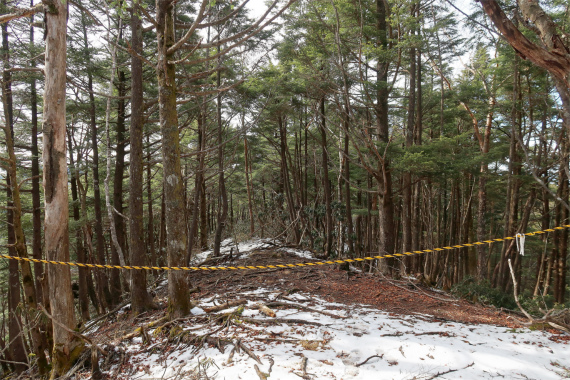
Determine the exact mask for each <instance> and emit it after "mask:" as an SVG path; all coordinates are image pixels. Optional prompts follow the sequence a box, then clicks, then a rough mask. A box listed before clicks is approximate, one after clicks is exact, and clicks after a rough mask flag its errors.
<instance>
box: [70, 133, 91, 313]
mask: <svg viewBox="0 0 570 380" xmlns="http://www.w3.org/2000/svg"><path fill="white" fill-rule="evenodd" d="M72 134H73V132H71V129H69V130H68V139H67V146H68V149H69V172H70V173H71V199H72V200H73V220H74V221H75V222H76V223H78V224H79V223H80V220H81V216H80V213H79V195H78V192H77V177H78V173H79V170H78V169H77V167H76V166H75V158H74V157H73V144H72V142H71V140H72ZM75 240H76V244H77V248H76V251H77V262H79V263H87V261H86V260H85V250H84V247H83V234H82V233H81V227H78V228H77V231H76V233H75ZM78 271H79V276H78V278H77V285H78V286H79V310H80V311H81V318H82V319H83V321H84V322H85V321H88V320H89V319H90V316H89V300H88V297H87V294H88V293H87V277H88V276H91V271H90V270H89V269H88V268H85V267H81V266H80V267H79V268H78Z"/></svg>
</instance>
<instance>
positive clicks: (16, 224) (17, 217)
mask: <svg viewBox="0 0 570 380" xmlns="http://www.w3.org/2000/svg"><path fill="white" fill-rule="evenodd" d="M3 5H5V4H3ZM2 49H3V53H4V54H3V58H4V59H5V65H6V66H9V64H10V56H9V45H8V31H7V25H6V24H3V25H2ZM4 69H5V70H4V74H3V80H4V81H3V86H2V98H3V99H4V114H5V115H6V116H7V117H6V119H7V123H6V125H4V126H3V129H4V135H5V138H6V150H7V152H8V163H7V167H6V171H7V176H8V179H9V180H8V181H7V185H8V194H7V195H8V200H9V202H10V205H11V209H10V210H8V211H9V215H8V219H9V220H8V223H9V224H8V225H9V227H10V228H9V230H8V234H9V235H10V236H9V240H12V241H11V244H13V246H14V249H12V252H11V254H13V253H15V254H16V255H17V256H18V257H21V258H26V259H27V258H28V250H27V247H26V239H25V236H24V229H23V227H22V202H21V200H20V185H19V183H18V176H17V167H16V165H17V159H16V154H15V152H14V117H13V108H12V107H13V104H12V86H11V80H12V78H11V74H10V72H9V71H7V70H6V69H8V67H4ZM17 267H18V265H17V262H16V265H15V266H11V267H10V268H11V269H16V270H15V272H14V271H13V270H12V271H10V276H11V281H10V285H11V291H12V292H13V293H12V295H13V301H14V300H15V297H16V293H18V294H17V296H18V298H19V296H20V294H19V292H20V286H19V285H20V282H19V280H18V270H17ZM20 271H21V274H22V285H23V289H24V296H25V299H24V302H25V305H26V306H27V309H26V310H27V311H28V312H30V313H36V312H37V299H36V286H35V282H34V276H33V273H32V266H31V264H30V262H29V261H20ZM12 276H15V279H13V278H12ZM14 285H16V286H15V287H13V286H14ZM16 305H17V304H16ZM12 313H13V314H12V317H13V318H15V320H16V321H17V320H18V318H19V317H17V316H16V308H14V309H13V310H12ZM10 323H13V320H12V319H11V321H10ZM22 331H23V330H22ZM31 335H32V344H33V349H34V353H35V354H36V355H37V357H38V367H39V371H40V373H41V374H42V375H44V374H46V373H47V371H48V365H47V359H46V356H45V351H44V350H45V348H46V347H44V346H43V344H44V343H45V340H44V339H42V335H41V333H40V330H39V325H37V324H35V325H34V326H31ZM24 359H25V358H24ZM16 367H17V369H20V366H19V365H17V366H16Z"/></svg>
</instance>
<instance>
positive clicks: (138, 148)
mask: <svg viewBox="0 0 570 380" xmlns="http://www.w3.org/2000/svg"><path fill="white" fill-rule="evenodd" d="M139 6H140V5H139V2H138V0H133V2H132V10H131V48H132V49H133V51H134V52H135V53H137V55H141V54H142V50H143V40H142V20H141V18H140V10H139ZM137 55H132V56H131V128H130V154H129V155H130V163H129V178H130V181H129V231H130V235H129V248H130V261H131V265H134V266H145V265H147V258H146V249H145V245H144V223H143V126H144V121H143V101H144V99H143V67H142V61H141V60H140V59H139V58H138V56H137ZM118 141H120V140H118ZM117 148H118V146H117ZM123 153H124V151H123ZM117 155H118V153H117ZM117 160H118V158H117ZM147 174H148V178H147V180H148V187H149V190H151V183H152V182H151V178H150V162H149V163H148V168H147ZM122 180H123V178H122V175H121V183H122ZM115 186H116V184H115ZM148 201H149V203H148V207H149V228H148V233H147V234H148V240H149V243H150V244H149V246H150V247H152V249H151V256H152V255H153V254H154V253H153V252H154V239H153V235H154V231H153V228H152V224H151V223H152V191H150V192H149V199H148ZM131 302H132V310H133V314H135V315H136V314H140V313H143V312H145V311H147V310H149V309H150V308H151V307H152V297H151V296H150V294H149V293H148V291H147V288H146V271H144V270H137V271H133V272H132V273H131Z"/></svg>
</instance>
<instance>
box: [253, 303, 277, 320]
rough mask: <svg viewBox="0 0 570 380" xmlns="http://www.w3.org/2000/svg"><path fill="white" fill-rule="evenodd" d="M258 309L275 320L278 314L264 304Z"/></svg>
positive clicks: (258, 305)
mask: <svg viewBox="0 0 570 380" xmlns="http://www.w3.org/2000/svg"><path fill="white" fill-rule="evenodd" d="M256 307H257V308H258V309H259V311H261V312H262V313H263V314H265V315H267V316H268V317H271V318H275V316H276V314H275V312H274V311H273V310H271V309H270V308H269V307H267V305H264V304H262V303H258V304H257V305H256Z"/></svg>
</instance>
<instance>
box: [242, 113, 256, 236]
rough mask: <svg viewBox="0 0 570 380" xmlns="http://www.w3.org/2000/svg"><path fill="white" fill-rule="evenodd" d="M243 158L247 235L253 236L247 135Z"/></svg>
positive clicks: (253, 224)
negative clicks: (247, 213) (247, 215)
mask: <svg viewBox="0 0 570 380" xmlns="http://www.w3.org/2000/svg"><path fill="white" fill-rule="evenodd" d="M242 124H243V119H242ZM243 147H244V159H245V184H246V186H247V208H248V211H249V236H250V238H253V234H254V233H255V221H254V220H253V201H252V199H251V198H252V194H251V193H252V188H251V187H252V186H251V181H250V179H249V175H250V171H251V170H250V167H251V162H250V160H249V149H248V146H247V136H244V137H243Z"/></svg>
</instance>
